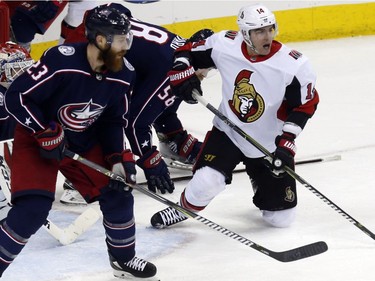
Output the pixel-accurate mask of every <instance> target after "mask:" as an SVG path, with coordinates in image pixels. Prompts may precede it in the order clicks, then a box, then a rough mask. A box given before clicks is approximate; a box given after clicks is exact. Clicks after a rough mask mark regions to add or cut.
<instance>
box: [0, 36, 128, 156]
mask: <svg viewBox="0 0 375 281" xmlns="http://www.w3.org/2000/svg"><path fill="white" fill-rule="evenodd" d="M86 50H87V43H77V44H71V45H61V46H57V47H53V48H50V49H49V50H47V51H46V52H45V53H44V54H43V56H42V58H41V59H40V61H38V62H36V63H35V64H34V65H33V66H31V68H29V69H28V71H27V72H25V73H24V74H22V75H21V76H20V77H18V78H17V79H16V80H15V81H14V82H13V83H12V85H11V86H10V87H9V89H8V91H7V92H6V95H5V102H6V107H7V110H8V111H9V112H10V113H11V114H12V115H13V116H14V117H15V119H16V120H17V121H18V122H19V123H20V124H22V125H23V126H25V127H26V128H28V129H29V130H30V132H31V133H35V132H38V131H40V130H44V129H45V128H46V127H48V124H49V123H50V122H51V121H55V122H59V123H60V124H61V125H62V126H63V128H64V131H65V136H66V140H67V144H68V146H69V147H70V149H72V150H73V151H75V152H82V151H87V150H88V149H90V148H91V147H92V146H93V145H94V144H95V143H97V142H99V143H101V145H102V148H103V151H104V153H105V154H111V153H114V152H121V151H122V150H123V149H124V148H125V139H124V130H125V127H126V125H127V124H126V122H127V120H126V114H127V111H128V104H129V99H130V95H131V89H132V87H133V81H134V77H135V72H134V69H133V67H132V66H131V64H130V63H128V62H127V60H126V59H124V67H123V69H122V70H121V71H119V72H116V73H113V72H110V71H107V72H105V73H96V72H94V71H93V70H92V69H91V66H90V64H89V62H88V60H87V51H86Z"/></svg>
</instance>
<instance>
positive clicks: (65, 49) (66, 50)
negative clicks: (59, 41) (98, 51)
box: [58, 45, 76, 56]
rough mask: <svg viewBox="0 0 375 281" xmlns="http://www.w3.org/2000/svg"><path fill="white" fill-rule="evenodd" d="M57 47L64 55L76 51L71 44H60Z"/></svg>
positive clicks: (69, 54)
mask: <svg viewBox="0 0 375 281" xmlns="http://www.w3.org/2000/svg"><path fill="white" fill-rule="evenodd" d="M58 49H59V51H60V53H62V54H63V55H64V56H72V55H74V53H75V52H76V50H75V49H74V48H73V47H71V46H64V45H61V46H59V48H58Z"/></svg>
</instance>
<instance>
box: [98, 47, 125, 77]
mask: <svg viewBox="0 0 375 281" xmlns="http://www.w3.org/2000/svg"><path fill="white" fill-rule="evenodd" d="M125 54H126V51H125V50H116V49H114V48H113V47H112V46H111V48H110V49H109V50H108V51H106V52H103V54H102V56H103V61H104V64H105V66H106V67H107V68H108V69H109V70H110V71H112V72H118V71H120V70H121V69H122V67H123V65H124V58H123V57H124V55H125Z"/></svg>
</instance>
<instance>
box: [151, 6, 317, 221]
mask: <svg viewBox="0 0 375 281" xmlns="http://www.w3.org/2000/svg"><path fill="white" fill-rule="evenodd" d="M237 23H238V26H239V30H240V31H239V32H237V31H222V32H219V33H216V34H214V35H212V36H211V37H209V38H207V39H206V40H203V41H200V42H198V43H193V44H186V45H185V46H183V47H181V48H180V49H178V50H177V52H176V54H175V63H174V66H173V69H172V70H171V72H170V80H171V86H172V90H173V92H174V94H175V95H177V96H179V97H182V98H183V99H184V100H185V101H186V102H188V103H192V104H194V103H197V101H196V100H195V99H194V98H193V96H192V92H193V90H194V89H195V90H197V91H198V92H200V94H202V90H201V87H200V80H199V79H198V78H197V76H196V74H195V73H194V69H197V68H210V67H215V68H217V69H218V71H219V72H220V74H221V78H222V101H221V103H220V106H219V110H220V112H222V113H223V114H224V115H225V116H226V117H228V118H229V119H230V120H231V121H232V122H233V123H235V125H236V126H238V127H239V128H240V129H241V130H243V131H245V132H246V133H247V134H248V135H250V136H252V137H253V138H254V139H255V140H256V141H257V142H259V143H260V144H262V145H263V146H264V147H265V148H266V149H267V150H269V151H271V152H273V159H268V160H267V159H265V156H264V154H263V153H262V152H260V151H259V150H258V149H257V148H255V147H254V146H252V145H251V144H250V143H249V142H248V141H247V140H246V139H245V138H243V137H242V136H240V135H239V134H237V133H236V132H235V131H234V130H233V129H232V128H230V127H229V126H228V125H227V124H225V123H224V122H223V121H221V120H220V119H219V118H218V117H215V118H214V120H213V128H212V130H211V131H209V132H208V133H207V135H206V139H205V142H204V144H203V148H202V150H201V152H200V154H199V156H198V160H197V162H196V164H195V167H194V176H193V178H192V180H191V181H190V182H189V183H188V185H187V187H186V188H185V190H184V191H183V192H182V194H181V196H180V204H181V205H182V206H183V207H184V208H186V209H189V210H191V211H193V212H198V211H201V210H203V209H204V208H205V207H206V206H207V205H208V204H209V203H210V202H211V200H213V198H214V197H215V196H216V195H218V194H219V193H220V192H221V191H223V190H224V189H225V188H226V185H228V184H230V183H231V181H232V172H233V170H234V168H235V167H236V165H237V164H239V163H240V162H243V164H244V165H245V167H246V172H247V174H248V175H249V178H250V182H251V184H252V187H253V190H254V196H253V203H254V205H255V206H257V207H258V208H259V210H260V211H261V214H262V218H263V219H264V221H266V223H268V224H269V225H272V226H274V227H287V226H289V225H290V224H291V223H292V222H293V220H294V218H295V213H296V205H297V193H296V182H295V180H294V179H293V178H292V177H290V176H289V175H287V174H286V173H285V172H284V170H283V167H284V166H288V167H290V168H292V169H294V155H295V153H296V145H295V138H296V137H297V136H298V135H299V134H300V133H301V131H302V130H303V128H304V127H305V125H306V122H307V121H308V119H309V118H310V117H312V115H313V114H314V112H315V110H316V108H317V104H318V102H319V96H318V93H317V91H316V90H315V81H316V75H315V73H314V71H313V69H312V67H311V65H310V63H309V60H308V59H307V58H306V57H305V56H304V55H302V54H301V53H299V52H298V51H296V50H293V49H290V48H289V47H287V46H285V45H284V44H282V43H280V42H278V41H276V40H274V37H275V35H276V33H277V22H276V19H275V15H274V14H273V13H272V12H271V11H270V10H269V9H268V8H267V7H265V6H263V5H259V4H258V5H251V6H246V7H243V8H242V9H241V10H240V11H239V14H238V18H237ZM223 148H224V149H223ZM249 187H250V184H249ZM185 219H186V217H185V216H184V215H183V214H181V213H179V212H178V211H176V210H174V209H172V208H167V209H165V210H162V211H160V212H157V213H156V214H154V215H153V217H152V218H151V224H152V225H153V226H154V227H156V228H163V227H166V226H170V225H173V224H175V223H178V222H181V221H183V220H185Z"/></svg>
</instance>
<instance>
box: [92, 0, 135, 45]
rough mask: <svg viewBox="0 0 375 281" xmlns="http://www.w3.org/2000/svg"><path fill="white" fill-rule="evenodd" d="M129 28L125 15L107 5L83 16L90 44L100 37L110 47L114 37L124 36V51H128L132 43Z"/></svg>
mask: <svg viewBox="0 0 375 281" xmlns="http://www.w3.org/2000/svg"><path fill="white" fill-rule="evenodd" d="M130 27H131V24H130V21H129V18H128V17H127V16H126V14H125V13H123V12H121V11H119V10H118V9H116V8H113V7H111V6H109V5H101V6H98V7H96V8H94V9H92V10H89V11H87V13H86V15H85V28H86V37H87V39H88V40H89V42H91V43H95V44H96V36H98V35H102V36H105V37H106V39H107V44H109V45H111V44H112V43H113V42H114V36H115V35H126V40H125V44H126V50H129V49H130V47H131V44H132V41H133V33H132V32H131V31H130Z"/></svg>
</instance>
